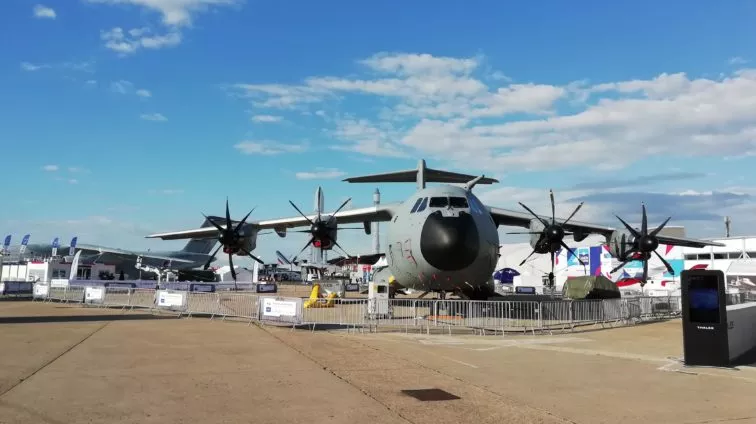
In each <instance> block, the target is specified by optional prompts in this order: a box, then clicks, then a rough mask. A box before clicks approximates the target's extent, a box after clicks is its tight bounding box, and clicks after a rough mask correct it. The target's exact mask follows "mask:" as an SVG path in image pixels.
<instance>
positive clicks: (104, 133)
mask: <svg viewBox="0 0 756 424" xmlns="http://www.w3.org/2000/svg"><path fill="white" fill-rule="evenodd" d="M754 18H756V6H755V5H753V3H750V4H749V2H735V1H733V2H727V3H722V4H715V3H703V2H701V3H695V4H694V3H690V2H682V1H666V2H653V3H652V2H651V1H638V2H633V3H632V4H630V3H621V2H608V3H607V2H598V1H584V2H569V3H567V2H520V3H519V4H515V3H514V2H490V1H486V2H483V1H478V2H475V1H467V2H456V4H452V2H443V3H439V2H430V1H416V2H398V1H383V2H370V3H368V2H353V1H352V2H347V1H331V2H321V3H312V2H303V1H300V2H285V4H284V3H281V2H271V1H267V2H266V1H250V0H247V1H235V0H171V1H168V0H83V1H70V2H68V1H67V2H49V3H35V2H28V1H21V0H15V1H10V2H3V3H2V5H0V35H2V36H3V38H4V39H6V40H12V42H9V43H4V44H3V45H2V46H0V51H2V55H1V56H0V57H2V59H1V60H2V67H0V90H1V92H2V93H3V100H2V101H0V117H2V118H0V141H2V145H3V157H4V158H5V160H4V161H3V163H4V167H5V169H4V174H5V175H6V180H5V181H6V184H4V188H5V190H4V193H5V196H6V197H5V198H6V199H13V200H12V201H10V202H3V207H2V208H0V232H1V233H2V234H3V235H4V234H7V233H12V234H14V238H15V243H17V242H18V240H20V237H21V235H23V234H24V233H26V232H31V233H32V242H44V241H47V240H48V239H51V238H52V237H54V236H61V237H62V238H63V239H65V240H68V239H70V236H71V235H74V234H78V235H79V236H80V240H81V241H82V242H88V243H100V244H106V245H110V246H114V247H116V246H117V247H125V248H152V249H153V250H155V249H161V248H173V247H177V246H181V243H173V242H170V243H169V242H160V241H154V240H145V239H143V235H145V234H148V233H150V232H153V231H164V230H173V229H183V228H188V227H193V226H196V225H198V224H199V223H200V222H201V219H202V218H201V215H200V212H205V213H208V214H220V213H222V208H223V202H224V200H225V198H226V196H228V197H229V198H230V202H231V208H232V212H234V214H235V215H241V214H244V213H246V212H247V211H248V210H249V209H250V208H251V207H253V206H257V209H256V212H255V213H254V214H253V217H255V218H257V219H263V218H270V217H277V216H291V215H292V214H294V213H295V211H294V210H293V209H292V208H291V207H290V206H289V205H288V203H287V200H289V199H291V200H294V201H295V202H296V203H298V204H299V205H301V206H302V207H303V208H304V209H305V210H307V211H309V210H310V209H312V204H313V193H314V191H315V189H316V187H317V186H318V185H321V186H323V188H324V190H325V195H326V206H327V208H329V209H333V208H335V207H337V206H338V204H339V203H340V202H341V201H343V199H345V198H346V197H347V196H351V197H353V205H354V206H355V207H359V206H363V205H368V204H370V202H371V193H372V191H373V190H374V189H375V186H372V185H347V184H345V183H342V182H340V179H341V178H344V177H345V176H349V175H357V174H362V173H373V172H384V171H390V170H396V169H406V168H412V167H414V166H415V163H416V161H417V159H418V158H421V157H423V158H426V159H427V161H428V164H429V166H431V167H438V168H440V167H443V168H449V169H454V170H460V171H464V172H469V173H480V172H485V173H486V174H487V175H493V176H496V177H498V178H500V179H501V184H499V185H497V186H494V187H485V188H481V189H479V190H478V192H479V194H480V195H481V197H482V198H483V200H484V201H486V202H488V203H489V204H492V205H496V206H501V207H510V208H518V206H517V204H516V202H517V201H518V200H519V201H523V202H525V203H526V204H529V205H530V206H532V207H534V208H537V209H539V210H541V211H545V210H546V209H544V208H545V207H546V200H547V198H548V197H547V193H548V188H553V189H554V190H555V191H556V194H557V197H558V200H559V201H560V205H559V206H558V208H559V210H564V212H563V214H564V215H566V214H568V213H569V212H570V209H571V208H572V207H574V204H575V203H576V202H578V201H580V200H585V201H586V202H587V205H586V207H585V208H584V211H582V212H581V215H580V217H581V219H582V220H589V219H592V220H595V221H599V222H603V223H608V224H613V225H617V223H616V220H615V219H614V218H613V217H612V213H619V214H621V215H623V216H627V219H629V220H631V221H637V216H638V214H639V209H640V205H639V202H640V201H646V202H647V203H648V206H649V209H650V210H651V211H652V219H657V220H661V219H663V218H664V217H665V216H666V215H665V214H667V213H669V214H672V215H673V223H676V224H678V225H686V227H687V228H688V234H690V235H694V236H716V235H720V234H721V233H722V231H723V230H722V228H723V224H722V223H721V221H722V216H723V215H725V214H729V215H731V216H732V217H733V221H734V223H733V228H734V230H735V232H736V233H741V234H743V233H747V232H748V231H749V229H750V227H751V225H753V224H756V218H754V216H755V214H754V212H756V210H755V208H754V203H753V197H752V196H753V195H754V194H755V193H754V189H753V187H754V186H753V183H752V181H753V177H754V172H753V170H752V169H753V164H754V160H753V159H754V156H753V154H754V153H755V152H756V145H755V144H754V140H755V138H754V137H755V136H756V107H754V106H756V104H754V100H753V99H754V98H756V69H751V68H752V66H753V62H752V60H756V52H755V51H754V47H755V45H754V42H753V40H755V39H756V27H754V26H753V22H754V21H755V19H754ZM297 173H300V175H297ZM380 188H381V191H382V192H383V199H384V201H396V200H401V199H402V198H403V197H405V196H406V195H408V194H409V193H411V191H412V187H411V185H402V186H389V185H386V186H382V187H380ZM662 215H664V216H662ZM506 230H510V229H503V231H506ZM343 237H344V243H343V244H344V245H345V247H347V248H348V250H352V251H353V252H354V253H356V252H359V251H367V250H369V239H368V237H367V236H364V235H363V236H360V235H346V234H345V235H343ZM300 238H301V237H296V236H294V237H287V239H285V240H281V239H278V238H272V240H271V241H270V242H265V239H261V240H260V243H259V247H258V250H257V253H258V254H261V255H263V256H264V257H266V259H269V260H272V259H273V256H272V252H273V251H274V250H276V249H281V250H298V247H297V246H299V245H300V244H302V243H303V242H304V241H305V240H304V239H303V238H301V240H300Z"/></svg>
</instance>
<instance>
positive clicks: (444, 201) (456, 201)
mask: <svg viewBox="0 0 756 424" xmlns="http://www.w3.org/2000/svg"><path fill="white" fill-rule="evenodd" d="M428 206H430V207H431V208H446V207H452V208H455V209H465V208H468V207H469V206H468V204H467V199H465V198H464V197H431V199H430V204H429V205H428Z"/></svg>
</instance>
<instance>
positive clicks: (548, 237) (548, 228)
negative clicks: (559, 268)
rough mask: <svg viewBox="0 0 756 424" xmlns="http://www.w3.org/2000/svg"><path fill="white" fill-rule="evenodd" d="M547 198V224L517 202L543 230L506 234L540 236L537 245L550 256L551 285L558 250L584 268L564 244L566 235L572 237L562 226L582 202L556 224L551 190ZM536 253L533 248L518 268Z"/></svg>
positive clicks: (575, 255)
mask: <svg viewBox="0 0 756 424" xmlns="http://www.w3.org/2000/svg"><path fill="white" fill-rule="evenodd" d="M549 198H550V200H551V222H549V220H548V219H544V218H541V217H540V216H538V215H537V214H536V213H535V212H533V210H532V209H530V208H529V207H527V206H525V204H524V203H522V202H517V203H519V204H520V206H522V207H523V208H524V209H525V210H526V211H528V213H530V214H531V215H533V217H534V218H535V219H537V220H538V221H539V222H540V223H541V224H543V230H541V231H526V232H514V233H507V234H531V235H534V234H535V235H538V234H540V235H541V237H540V238H539V244H540V245H542V246H545V248H546V249H547V251H548V252H549V254H550V255H551V272H550V273H549V281H550V282H551V283H552V284H553V282H554V258H555V257H556V253H557V252H558V251H559V249H560V248H564V249H566V250H567V251H568V252H570V253H571V254H572V255H573V256H574V257H575V258H577V260H578V262H580V264H581V265H583V266H585V263H584V262H583V261H582V260H581V259H580V258H579V257H578V256H577V254H575V251H573V250H572V249H570V247H569V246H567V244H566V243H565V242H564V236H566V235H572V233H568V232H566V231H564V225H565V224H567V223H568V222H569V221H570V220H571V219H572V218H573V217H574V216H575V214H577V213H578V211H579V210H580V208H582V207H583V202H580V204H579V205H577V207H576V208H575V210H574V211H572V213H571V214H570V216H569V217H568V218H567V219H566V220H565V221H564V222H563V223H561V224H560V223H558V222H557V220H556V205H555V203H554V192H553V191H552V190H549ZM536 253H538V251H537V250H536V249H535V248H534V249H533V251H532V252H530V254H529V255H528V256H527V257H526V258H525V259H523V261H522V262H520V266H522V265H524V264H525V262H526V261H527V260H528V259H530V257H531V256H533V255H534V254H536Z"/></svg>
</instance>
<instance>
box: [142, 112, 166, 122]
mask: <svg viewBox="0 0 756 424" xmlns="http://www.w3.org/2000/svg"><path fill="white" fill-rule="evenodd" d="M139 117H140V118H142V119H144V120H145V121H156V122H164V121H167V120H168V118H166V117H165V116H163V114H161V113H143V114H141V115H139Z"/></svg>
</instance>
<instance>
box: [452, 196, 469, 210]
mask: <svg viewBox="0 0 756 424" xmlns="http://www.w3.org/2000/svg"><path fill="white" fill-rule="evenodd" d="M449 206H451V207H453V208H456V209H463V208H467V207H468V206H467V199H465V198H464V197H450V198H449Z"/></svg>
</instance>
